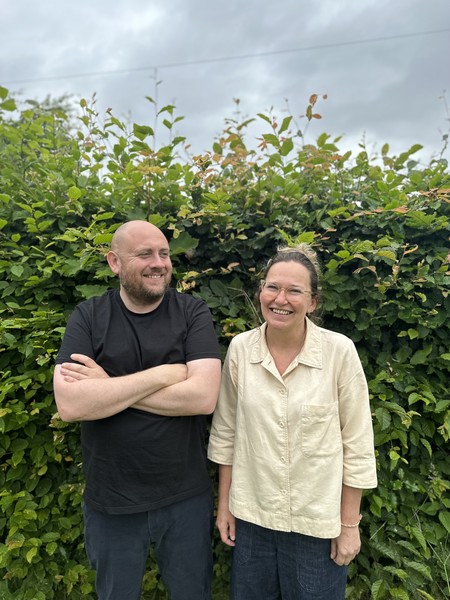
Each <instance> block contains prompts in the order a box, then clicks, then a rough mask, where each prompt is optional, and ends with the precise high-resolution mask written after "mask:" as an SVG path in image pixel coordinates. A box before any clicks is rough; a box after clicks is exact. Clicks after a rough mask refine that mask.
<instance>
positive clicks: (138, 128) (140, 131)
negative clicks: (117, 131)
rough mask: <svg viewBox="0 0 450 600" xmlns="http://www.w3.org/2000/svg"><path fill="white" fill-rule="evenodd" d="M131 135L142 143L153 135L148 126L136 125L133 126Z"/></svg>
mask: <svg viewBox="0 0 450 600" xmlns="http://www.w3.org/2000/svg"><path fill="white" fill-rule="evenodd" d="M133 134H134V135H135V137H137V138H138V140H141V141H144V140H145V138H146V137H148V136H151V135H155V134H154V131H153V129H152V128H151V127H149V126H148V125H137V123H134V124H133Z"/></svg>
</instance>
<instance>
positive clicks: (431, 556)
mask: <svg viewBox="0 0 450 600" xmlns="http://www.w3.org/2000/svg"><path fill="white" fill-rule="evenodd" d="M324 99H325V98H324V97H322V98H319V97H318V96H317V95H313V96H311V98H310V99H309V103H308V104H307V106H306V110H305V115H304V116H303V119H302V121H301V122H300V123H297V122H295V120H294V119H293V118H292V117H291V116H285V117H284V118H280V119H278V118H277V116H276V115H275V114H273V113H269V114H263V113H261V114H258V115H255V117H254V119H251V120H247V121H241V120H240V119H239V118H236V119H230V120H228V121H227V123H226V124H225V127H224V131H223V132H222V134H221V136H219V138H218V139H217V140H215V141H214V142H213V143H212V147H211V151H210V152H207V153H205V154H202V155H199V156H194V157H189V158H188V159H186V158H184V157H183V148H184V145H185V143H186V140H184V139H182V138H176V137H173V138H172V137H170V133H171V130H172V127H173V126H174V124H175V123H176V122H177V120H179V119H180V118H181V117H178V116H177V115H176V110H175V107H174V106H172V105H167V106H163V107H162V108H159V107H158V106H157V104H156V102H155V101H153V100H152V99H151V98H149V99H148V100H149V102H150V103H152V105H153V108H154V112H155V122H158V124H159V126H160V127H163V128H164V129H165V130H166V132H168V134H169V140H170V141H169V143H168V144H166V145H162V146H158V140H157V137H156V136H155V134H154V130H153V129H152V127H150V126H149V125H140V124H132V125H129V124H127V123H124V122H123V121H121V120H119V119H117V118H116V117H115V116H114V115H113V114H112V112H111V111H107V112H106V113H105V114H104V115H99V114H98V113H97V112H96V109H95V104H92V103H91V104H89V103H88V102H86V101H85V100H82V101H81V102H80V103H79V105H74V104H72V103H71V102H70V100H67V99H65V100H61V101H56V102H51V101H46V102H43V103H37V102H31V101H28V102H21V103H20V102H19V101H18V99H17V98H15V97H13V96H11V95H10V94H9V92H8V90H7V89H5V88H1V87H0V157H1V160H0V239H1V245H0V272H1V279H0V314H1V321H0V340H1V342H0V373H1V374H0V376H1V385H0V400H1V403H0V432H1V436H0V461H1V462H0V482H1V486H0V489H1V491H0V506H1V513H0V534H1V537H0V573H1V577H2V579H1V581H0V598H5V599H6V598H8V599H9V598H15V599H38V600H47V599H51V598H56V599H66V598H73V599H77V598H86V599H89V598H94V597H95V594H94V587H93V573H92V572H91V571H90V570H89V568H88V566H87V563H86V559H85V554H84V548H83V524H82V516H81V501H82V489H83V479H82V471H81V456H80V444H79V438H78V426H77V425H76V424H67V423H63V422H62V421H61V420H60V419H59V417H58V415H57V414H56V412H55V410H56V409H55V404H54V399H53V393H52V372H53V365H54V359H55V355H56V352H57V350H58V348H59V345H60V342H61V336H62V334H63V331H64V326H65V323H66V320H67V317H68V315H69V314H70V312H71V311H72V309H73V307H74V306H75V304H76V303H78V302H79V301H81V300H83V299H85V298H88V297H90V296H92V295H97V294H101V293H102V292H103V291H104V290H106V289H107V288H109V287H110V286H115V285H117V282H116V281H115V279H114V278H113V276H112V274H111V273H110V272H109V269H108V268H107V265H106V262H105V260H104V254H105V252H106V251H107V248H108V244H109V242H110V240H111V237H112V234H113V232H114V230H115V229H116V228H117V226H118V225H119V224H120V223H122V222H124V221H125V220H129V219H136V218H137V219H147V220H149V221H151V222H152V223H154V224H155V225H157V226H158V227H161V228H162V229H163V230H164V231H165V232H166V233H167V235H168V238H169V239H170V244H171V250H172V257H173V264H174V285H176V286H177V287H178V288H179V289H180V290H182V291H184V292H186V293H192V294H195V295H197V296H199V297H201V298H203V299H204V300H205V301H206V302H207V304H208V305H209V307H210V308H211V311H212V313H213V317H214V321H215V324H216V329H217V334H218V336H219V339H220V342H221V347H222V351H223V354H225V351H226V348H227V345H228V342H229V340H230V338H231V337H232V336H234V335H236V334H237V333H239V332H241V331H244V330H246V329H248V328H249V327H252V326H254V325H255V324H256V323H257V322H258V318H259V317H258V313H257V309H256V306H255V303H254V301H253V295H254V292H255V291H256V287H257V283H258V278H259V275H260V272H261V269H262V268H263V266H264V264H265V262H266V261H267V259H268V258H269V257H270V256H271V255H272V254H273V252H274V251H275V249H276V246H277V245H279V244H286V243H287V244H290V243H294V242H297V241H307V242H309V243H311V244H313V246H314V247H315V248H316V250H317V252H318V254H319V256H320V259H321V263H322V266H323V280H322V287H323V305H322V308H323V324H324V326H326V327H328V328H330V329H334V330H337V331H341V332H343V333H345V334H346V335H348V336H349V337H351V338H352V339H353V340H354V341H355V343H356V346H357V349H358V352H359V354H360V356H361V359H362V362H363V365H364V368H365V371H366V374H367V378H368V382H369V389H370V395H371V405H372V410H373V421H374V428H375V442H376V454H377V462H378V475H379V486H378V488H377V489H375V490H371V491H368V492H367V493H366V494H365V498H364V501H363V515H364V518H363V521H362V526H361V528H362V537H363V547H362V551H361V554H360V555H359V556H358V558H357V559H356V560H355V561H354V563H353V564H352V565H351V567H350V573H349V583H348V590H347V595H348V598H350V599H354V600H356V599H363V600H365V599H369V598H373V599H374V600H383V599H388V598H401V599H405V600H408V599H425V600H442V599H444V598H448V597H449V595H450V558H449V557H450V491H449V489H450V463H449V460H448V447H449V446H448V442H449V426H450V395H449V391H448V388H449V361H450V349H449V324H450V311H449V295H448V294H449V244H448V241H449V194H450V178H449V173H448V165H447V163H446V161H445V160H444V159H443V158H442V156H443V151H444V149H445V148H446V146H447V142H448V136H447V134H445V135H444V136H443V141H442V144H443V148H442V151H441V152H440V153H437V154H436V156H435V157H434V158H432V159H431V160H430V161H429V164H421V163H420V162H419V161H418V160H416V159H415V158H414V156H415V154H416V153H417V152H418V150H419V149H420V146H413V147H412V148H409V149H407V150H406V151H405V152H403V153H402V154H400V155H398V156H397V155H396V156H393V155H391V154H390V150H389V147H388V146H387V145H386V146H384V147H383V148H382V149H381V152H380V155H379V156H376V157H374V156H369V155H368V152H367V150H366V148H365V147H364V145H361V148H360V152H359V153H358V154H357V155H356V156H351V155H350V153H346V154H342V153H341V152H340V150H339V141H340V140H339V139H330V136H328V135H327V134H326V133H322V134H321V135H319V136H318V137H317V138H316V139H315V141H314V142H307V138H308V137H309V134H308V135H306V134H307V133H308V128H309V127H310V125H311V124H312V123H316V124H317V120H318V119H319V118H320V114H319V113H318V112H317V105H318V104H319V103H320V102H323V100H324ZM250 121H256V122H259V124H260V128H261V136H260V138H259V146H258V148H257V149H256V150H250V149H249V148H248V147H247V145H246V139H245V133H246V128H247V127H248V125H249V123H250ZM211 475H212V477H215V471H214V469H213V467H211ZM214 554H215V567H214V569H215V576H214V598H215V599H216V600H221V599H225V598H227V597H228V595H227V589H228V580H229V560H230V556H229V549H228V548H227V547H225V546H224V545H223V544H221V542H220V540H219V538H218V536H217V534H216V535H215V538H214ZM143 597H144V598H149V599H150V598H165V597H166V594H165V591H164V587H163V585H162V582H161V581H160V579H159V574H158V571H157V569H156V568H155V565H154V562H152V561H151V559H149V565H148V570H147V573H146V575H145V580H144V593H143Z"/></svg>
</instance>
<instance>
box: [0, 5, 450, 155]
mask: <svg viewBox="0 0 450 600" xmlns="http://www.w3.org/2000/svg"><path fill="white" fill-rule="evenodd" d="M449 57H450V1H449V0H427V1H424V0H309V1H306V0H227V1H226V2H218V1H215V0H122V1H121V2H118V1H115V0H70V1H68V0H39V1H37V0H36V1H33V0H15V1H11V0H0V85H3V86H5V87H7V88H9V89H10V90H11V91H14V92H20V93H21V95H22V97H23V98H33V99H38V100H42V99H44V98H45V97H46V96H48V95H50V96H52V97H54V98H57V97H59V96H61V95H63V94H66V93H68V94H73V95H74V96H75V97H76V98H78V99H79V98H86V99H89V98H91V97H92V95H93V94H94V93H95V94H96V97H97V105H96V106H97V110H98V111H99V112H100V113H103V112H104V111H105V110H106V109H107V108H109V107H110V108H112V111H113V114H114V115H115V116H117V117H119V118H126V119H127V120H128V119H129V120H130V121H131V122H137V123H140V124H148V125H153V124H154V112H153V108H152V105H151V104H150V103H149V102H148V101H147V100H146V99H145V96H151V97H153V98H157V101H158V106H159V107H160V108H161V107H162V106H164V105H166V104H169V103H173V104H175V105H176V114H177V115H179V116H184V117H185V118H184V120H183V121H181V122H179V123H178V124H177V126H176V133H177V134H178V135H184V136H186V138H187V142H188V143H190V144H191V152H194V153H200V152H203V151H205V150H208V149H210V148H211V146H212V144H213V142H214V140H215V139H216V137H217V136H218V134H219V133H220V132H221V131H223V128H224V124H225V119H227V118H234V117H235V116H236V114H235V103H234V100H233V99H239V101H240V104H239V107H240V118H244V117H255V116H256V114H257V113H258V112H263V113H267V111H269V110H270V109H271V108H272V109H273V112H274V114H275V115H277V116H279V117H283V116H285V115H286V114H287V112H286V110H287V105H288V106H289V110H290V112H291V114H293V115H294V116H295V117H296V118H298V117H300V116H301V115H304V113H305V108H306V105H307V103H308V98H309V96H310V95H311V94H312V93H317V94H321V95H322V94H326V95H327V96H328V98H327V100H325V101H323V100H321V101H319V103H318V105H317V110H318V112H319V113H321V114H322V117H323V118H322V119H321V120H320V121H315V122H314V123H313V124H312V125H311V126H310V127H309V129H308V132H307V136H308V137H307V141H314V139H315V138H316V137H317V136H318V135H319V134H320V133H322V132H327V133H329V134H330V135H331V136H333V137H335V136H339V135H342V136H343V140H342V141H341V142H340V148H341V149H353V150H354V151H355V149H356V150H357V147H358V143H360V142H361V141H362V140H365V143H366V145H367V147H368V149H369V150H371V151H376V150H379V149H380V148H381V146H382V145H383V144H384V143H385V142H387V143H389V144H390V146H391V149H392V151H393V152H395V153H399V152H402V151H404V150H406V149H408V148H409V147H410V146H411V145H412V144H415V143H420V144H423V145H424V146H425V153H422V154H421V156H423V157H428V156H430V155H432V154H438V153H439V151H440V150H441V148H442V135H443V134H444V133H445V132H447V131H448V130H449V127H450V122H449V116H450V115H449V114H448V108H447V105H450V61H449ZM156 81H159V82H160V84H159V85H158V86H157V87H155V83H156ZM445 92H446V93H445ZM298 123H299V125H300V128H301V127H302V126H304V124H305V121H304V120H303V119H299V121H298ZM267 131H268V130H267V125H266V124H264V122H262V121H261V122H258V124H257V126H256V127H253V128H252V129H251V130H250V131H249V139H248V143H249V145H252V143H253V141H254V138H256V137H257V135H258V134H261V133H265V132H267ZM446 157H447V158H450V152H449V151H448V150H447V152H446Z"/></svg>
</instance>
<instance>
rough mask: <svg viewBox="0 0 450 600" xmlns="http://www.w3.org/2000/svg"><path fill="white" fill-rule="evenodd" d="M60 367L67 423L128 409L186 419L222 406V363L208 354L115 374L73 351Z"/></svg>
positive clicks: (57, 375)
mask: <svg viewBox="0 0 450 600" xmlns="http://www.w3.org/2000/svg"><path fill="white" fill-rule="evenodd" d="M71 359H72V360H74V361H76V362H73V363H63V364H62V365H56V367H55V372H54V377H53V387H54V393H55V400H56V405H57V407H58V412H59V415H60V417H61V419H62V420H63V421H94V420H97V419H104V418H106V417H110V416H112V415H115V414H117V413H119V412H121V411H122V410H125V409H126V408H130V407H133V408H139V409H141V410H145V411H148V412H152V413H155V414H158V415H163V416H170V417H180V416H190V415H201V414H210V413H212V412H213V411H214V408H215V406H216V401H217V396H218V393H219V385H220V369H221V363H220V360H219V359H218V358H203V359H199V360H193V361H190V362H188V363H187V364H186V365H184V364H175V365H160V366H158V367H152V368H151V369H146V370H144V371H139V372H137V373H133V374H131V375H124V376H121V377H109V375H108V374H107V373H106V372H105V371H104V370H103V369H102V367H101V366H100V365H98V364H97V363H96V362H95V361H94V360H93V359H91V358H89V357H88V356H85V355H84V354H72V355H71Z"/></svg>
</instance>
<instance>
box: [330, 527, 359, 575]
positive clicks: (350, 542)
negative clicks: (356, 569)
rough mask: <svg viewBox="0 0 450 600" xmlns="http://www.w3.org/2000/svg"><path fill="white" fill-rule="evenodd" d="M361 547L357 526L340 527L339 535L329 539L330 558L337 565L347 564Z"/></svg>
mask: <svg viewBox="0 0 450 600" xmlns="http://www.w3.org/2000/svg"><path fill="white" fill-rule="evenodd" d="M360 549H361V538H360V536H359V528H358V527H342V530H341V534H340V535H339V537H337V538H334V539H333V540H331V554H330V557H331V560H334V562H335V563H336V564H337V565H339V566H342V565H348V564H349V563H350V562H351V561H352V560H353V559H354V558H355V556H356V555H357V554H359V551H360Z"/></svg>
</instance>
